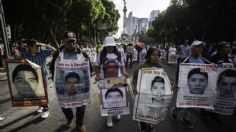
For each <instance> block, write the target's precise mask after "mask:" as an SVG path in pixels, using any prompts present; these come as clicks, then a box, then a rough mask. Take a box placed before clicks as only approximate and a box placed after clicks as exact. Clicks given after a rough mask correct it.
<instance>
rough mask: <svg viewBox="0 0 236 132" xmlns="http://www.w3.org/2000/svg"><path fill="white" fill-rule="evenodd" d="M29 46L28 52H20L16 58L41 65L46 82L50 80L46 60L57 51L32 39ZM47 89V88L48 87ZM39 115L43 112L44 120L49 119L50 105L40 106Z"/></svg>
mask: <svg viewBox="0 0 236 132" xmlns="http://www.w3.org/2000/svg"><path fill="white" fill-rule="evenodd" d="M27 46H28V48H29V50H28V51H26V50H25V51H23V52H19V54H15V57H16V58H19V57H23V58H26V59H28V60H29V61H31V62H33V63H35V64H37V65H39V66H40V67H42V68H43V71H44V73H45V79H46V82H48V81H47V79H48V74H49V72H48V70H47V66H46V59H47V57H48V56H50V55H51V54H52V53H54V52H55V51H56V49H55V48H54V47H52V46H50V45H46V44H43V43H39V42H38V41H37V40H35V39H31V40H29V41H28V42H27ZM41 46H44V47H47V48H48V49H41ZM46 87H47V86H46ZM38 112H39V113H41V112H43V114H42V118H47V117H48V116H49V107H48V105H43V106H39V110H38Z"/></svg>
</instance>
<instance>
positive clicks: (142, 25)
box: [138, 18, 148, 33]
mask: <svg viewBox="0 0 236 132" xmlns="http://www.w3.org/2000/svg"><path fill="white" fill-rule="evenodd" d="M147 30H148V18H139V29H138V32H139V33H145V32H146V31H147Z"/></svg>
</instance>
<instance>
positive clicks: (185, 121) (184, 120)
mask: <svg viewBox="0 0 236 132" xmlns="http://www.w3.org/2000/svg"><path fill="white" fill-rule="evenodd" d="M181 121H182V123H183V124H184V126H185V127H187V128H190V129H193V128H194V125H193V123H192V122H191V121H188V120H186V119H184V118H182V119H181Z"/></svg>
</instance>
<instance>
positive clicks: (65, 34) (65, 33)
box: [63, 31, 76, 40]
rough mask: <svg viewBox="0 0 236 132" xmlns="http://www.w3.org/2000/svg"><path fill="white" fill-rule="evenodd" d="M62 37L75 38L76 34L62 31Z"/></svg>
mask: <svg viewBox="0 0 236 132" xmlns="http://www.w3.org/2000/svg"><path fill="white" fill-rule="evenodd" d="M63 39H71V40H76V35H75V33H73V32H70V31H66V32H64V35H63Z"/></svg>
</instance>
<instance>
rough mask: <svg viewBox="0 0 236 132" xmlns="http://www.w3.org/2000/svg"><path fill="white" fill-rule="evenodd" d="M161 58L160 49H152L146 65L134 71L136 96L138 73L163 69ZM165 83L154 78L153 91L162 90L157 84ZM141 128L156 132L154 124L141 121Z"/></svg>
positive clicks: (145, 130) (145, 131)
mask: <svg viewBox="0 0 236 132" xmlns="http://www.w3.org/2000/svg"><path fill="white" fill-rule="evenodd" d="M160 56H161V52H160V50H159V49H157V48H152V47H151V48H149V49H148V51H147V55H146V61H145V62H144V63H142V64H140V65H139V66H138V68H137V69H136V70H135V71H134V75H133V79H132V85H133V92H134V94H135V95H137V94H138V91H137V82H138V71H139V70H140V69H142V68H149V67H156V68H162V65H161V64H160V63H159V61H160ZM163 82H164V80H162V78H160V77H156V78H154V80H153V81H152V87H151V91H152V92H155V91H156V89H162V88H161V87H160V88H159V87H156V84H157V83H160V84H162V83H163ZM154 100H155V101H154ZM156 100H157V99H156V98H152V101H154V102H156ZM161 101H162V99H161ZM139 126H140V131H142V132H155V126H154V124H150V123H145V122H141V121H140V122H139Z"/></svg>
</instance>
